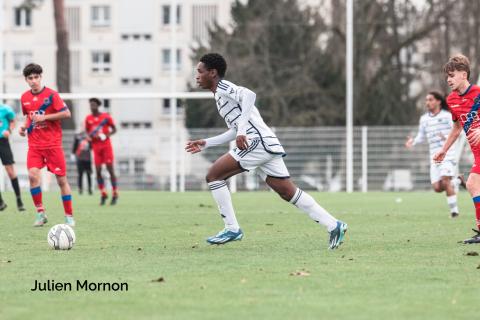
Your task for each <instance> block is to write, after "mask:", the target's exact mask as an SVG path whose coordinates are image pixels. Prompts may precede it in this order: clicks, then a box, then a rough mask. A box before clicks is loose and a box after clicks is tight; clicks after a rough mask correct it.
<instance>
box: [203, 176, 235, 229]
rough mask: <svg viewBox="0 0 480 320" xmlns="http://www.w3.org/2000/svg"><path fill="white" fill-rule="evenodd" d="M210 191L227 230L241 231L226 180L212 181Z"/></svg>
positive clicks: (209, 185) (209, 184)
mask: <svg viewBox="0 0 480 320" xmlns="http://www.w3.org/2000/svg"><path fill="white" fill-rule="evenodd" d="M208 187H209V188H210V191H212V195H213V199H215V202H216V203H217V205H218V210H219V211H220V215H221V216H222V219H223V222H224V223H225V228H226V229H228V230H231V231H234V232H237V231H238V229H240V226H239V225H238V222H237V218H236V217H235V211H233V205H232V197H231V196H230V191H229V190H228V187H227V183H226V182H225V180H221V181H212V182H209V183H208Z"/></svg>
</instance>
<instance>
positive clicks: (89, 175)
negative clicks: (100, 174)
mask: <svg viewBox="0 0 480 320" xmlns="http://www.w3.org/2000/svg"><path fill="white" fill-rule="evenodd" d="M85 168H86V171H85V173H86V175H87V185H88V194H89V195H91V194H92V162H91V161H85Z"/></svg>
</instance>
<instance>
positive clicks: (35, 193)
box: [27, 160, 48, 227]
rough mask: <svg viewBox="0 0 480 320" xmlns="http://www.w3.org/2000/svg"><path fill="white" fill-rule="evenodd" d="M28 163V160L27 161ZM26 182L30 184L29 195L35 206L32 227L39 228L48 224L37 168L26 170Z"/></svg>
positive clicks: (39, 174)
mask: <svg viewBox="0 0 480 320" xmlns="http://www.w3.org/2000/svg"><path fill="white" fill-rule="evenodd" d="M27 161H28V160H27ZM28 180H29V182H30V194H31V195H32V200H33V205H34V206H35V210H36V215H35V222H34V223H33V226H34V227H41V226H43V225H44V224H45V223H47V222H48V220H47V215H46V214H45V208H44V207H43V199H42V188H41V187H40V185H41V171H40V169H39V168H35V167H32V168H29V169H28Z"/></svg>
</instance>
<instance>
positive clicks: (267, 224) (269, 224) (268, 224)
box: [265, 223, 273, 227]
mask: <svg viewBox="0 0 480 320" xmlns="http://www.w3.org/2000/svg"><path fill="white" fill-rule="evenodd" d="M265 225H266V226H269V227H270V226H273V223H265Z"/></svg>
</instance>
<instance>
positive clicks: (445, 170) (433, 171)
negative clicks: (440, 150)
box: [430, 160, 457, 184]
mask: <svg viewBox="0 0 480 320" xmlns="http://www.w3.org/2000/svg"><path fill="white" fill-rule="evenodd" d="M456 171H457V164H456V163H455V161H452V160H445V161H443V162H442V163H432V164H431V165H430V181H431V182H432V184H434V183H435V182H438V181H440V180H441V179H442V177H453V176H455V174H456Z"/></svg>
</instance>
